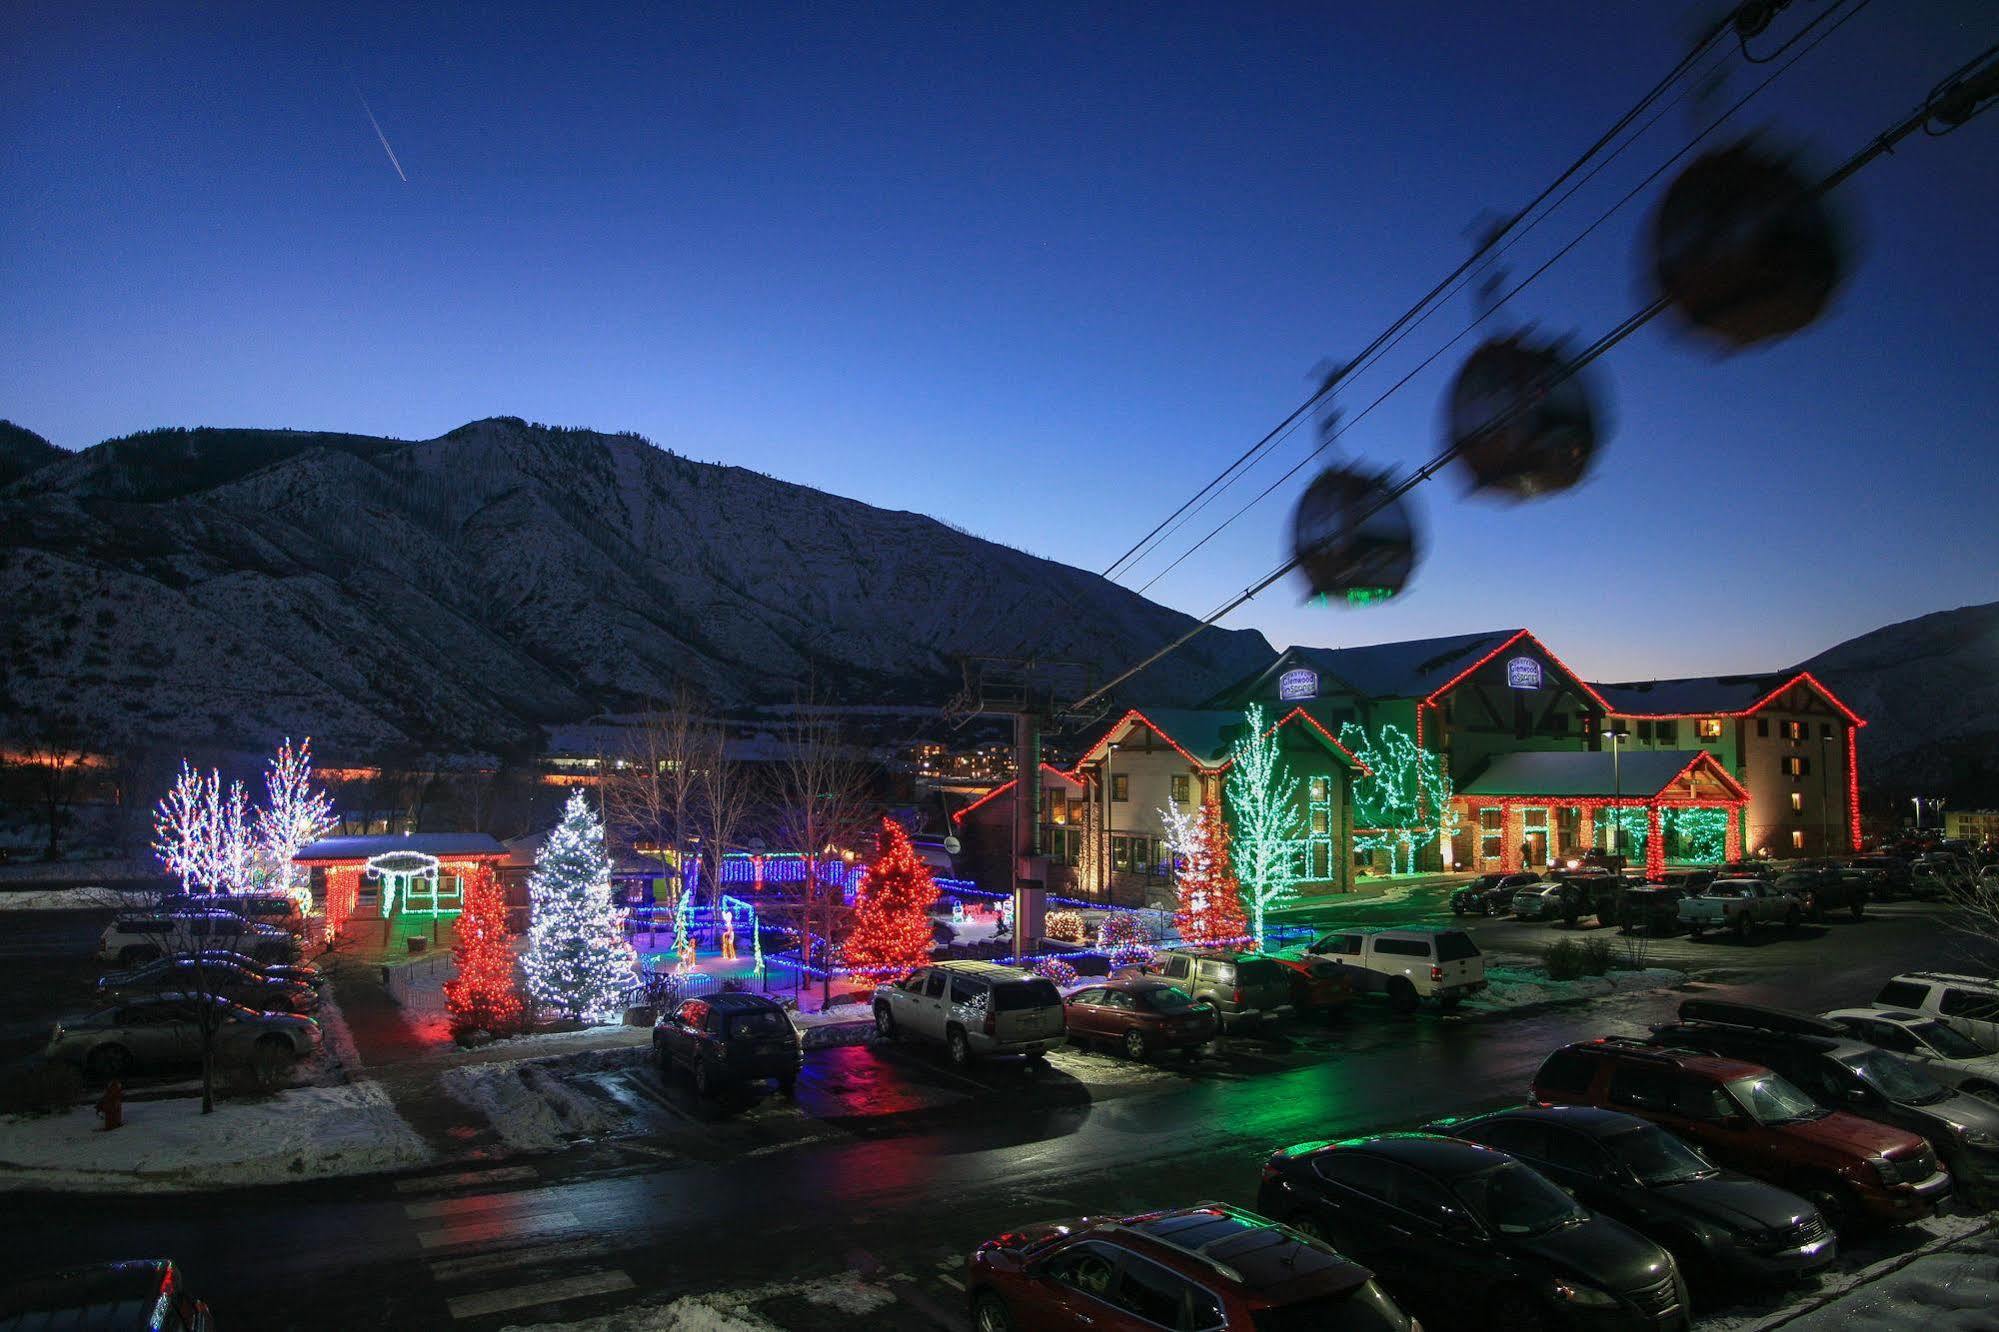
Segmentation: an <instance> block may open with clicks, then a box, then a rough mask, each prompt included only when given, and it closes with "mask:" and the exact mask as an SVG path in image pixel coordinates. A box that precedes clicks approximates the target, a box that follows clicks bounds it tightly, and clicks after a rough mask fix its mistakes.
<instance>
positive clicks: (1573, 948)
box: [1548, 939, 1583, 981]
mask: <svg viewBox="0 0 1999 1332" xmlns="http://www.w3.org/2000/svg"><path fill="white" fill-rule="evenodd" d="M1582 974H1583V950H1582V946H1581V945H1580V944H1578V943H1577V942H1576V941H1575V940H1574V939H1557V940H1556V941H1555V942H1554V943H1552V944H1549V945H1548V979H1549V980H1558V981H1569V980H1574V979H1575V978H1576V977H1578V976H1580V975H1582Z"/></svg>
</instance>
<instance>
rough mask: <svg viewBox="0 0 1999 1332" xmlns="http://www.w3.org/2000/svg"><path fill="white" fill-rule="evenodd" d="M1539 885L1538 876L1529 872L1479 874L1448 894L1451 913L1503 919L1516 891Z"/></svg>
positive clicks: (1509, 908)
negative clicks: (1496, 914) (1498, 916)
mask: <svg viewBox="0 0 1999 1332" xmlns="http://www.w3.org/2000/svg"><path fill="white" fill-rule="evenodd" d="M1540 881H1541V876H1540V875H1538V874H1534V873H1531V872H1530V873H1515V874H1481V875H1479V876H1478V877H1477V878H1476V879H1473V880H1472V881H1471V882H1470V883H1468V884H1466V885H1465V886H1464V887H1462V888H1460V889H1458V890H1457V891H1456V892H1454V893H1452V894H1451V911H1452V913H1453V914H1454V915H1459V916H1490V915H1492V914H1494V913H1495V912H1496V913H1498V914H1500V915H1504V914H1506V912H1508V911H1510V910H1512V905H1513V894H1514V892H1515V891H1516V890H1518V889H1521V888H1525V887H1527V886H1528V885H1530V884H1535V883H1539V882H1540Z"/></svg>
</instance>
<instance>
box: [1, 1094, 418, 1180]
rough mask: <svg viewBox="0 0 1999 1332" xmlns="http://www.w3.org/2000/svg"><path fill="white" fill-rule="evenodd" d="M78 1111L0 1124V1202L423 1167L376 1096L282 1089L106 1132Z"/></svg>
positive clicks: (157, 1111)
mask: <svg viewBox="0 0 1999 1332" xmlns="http://www.w3.org/2000/svg"><path fill="white" fill-rule="evenodd" d="M100 1123H101V1121H100V1120H99V1119H98V1117H97V1115H96V1114H95V1113H93V1112H92V1111H90V1110H88V1109H83V1108H77V1109H72V1110H70V1111H69V1112H68V1113H66V1114H56V1115H45V1116H29V1115H7V1116H4V1117H0V1191H5V1190H16V1189H31V1188H33V1189H49V1188H53V1189H66V1190H74V1191H79V1192H86V1193H88V1192H97V1191H108V1190H120V1191H125V1190H133V1189H138V1190H150V1191H159V1192H188V1191H195V1190H202V1189H220V1188H238V1187H243V1186H247V1185H257V1184H285V1183H293V1182H296V1181H298V1180H302V1179H319V1178H324V1177H326V1176H329V1175H359V1174H370V1173H373V1172H375V1171H382V1170H402V1169H406V1168H408V1167H410V1166H416V1165H422V1164H424V1163H426V1162H428V1161H430V1160H431V1159H432V1153H431V1150H430V1148H429V1147H428V1146H426V1145H425V1144H424V1141H423V1139H422V1138H421V1137H419V1136H418V1135H417V1133H416V1130H414V1129H412V1128H411V1127H410V1126H409V1125H408V1124H407V1123H405V1122H404V1120H403V1118H402V1116H401V1115H398V1114H397V1113H396V1111H395V1107H394V1106H393V1105H391V1104H390V1103H389V1098H388V1096H387V1095H386V1094H384V1093H383V1091H382V1089H381V1088H379V1087H377V1086H374V1085H372V1084H368V1083H360V1084H356V1085H353V1086H347V1087H292V1088H288V1089H286V1090H284V1091H280V1092H276V1093H274V1094H272V1095H270V1096H264V1097H258V1098H255V1099H249V1100H224V1101H217V1102H216V1103H215V1113H214V1114H212V1115H203V1114H202V1113H201V1100H200V1098H199V1097H175V1098H173V1099H170V1100H160V1101H138V1102H133V1101H127V1102H126V1104H125V1126H124V1127H123V1128H120V1129H117V1130H115V1131H113V1132H109V1133H107V1132H104V1131H102V1129H100V1128H99V1124H100Z"/></svg>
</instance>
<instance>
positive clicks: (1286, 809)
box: [1225, 703, 1304, 952]
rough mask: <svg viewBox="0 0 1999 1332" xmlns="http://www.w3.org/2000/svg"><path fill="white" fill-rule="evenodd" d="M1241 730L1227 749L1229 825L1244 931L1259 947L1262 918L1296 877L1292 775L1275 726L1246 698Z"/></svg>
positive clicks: (1300, 826)
mask: <svg viewBox="0 0 1999 1332" xmlns="http://www.w3.org/2000/svg"><path fill="white" fill-rule="evenodd" d="M1243 722H1244V732H1245V733H1244V735H1243V737H1242V738H1241V739H1240V740H1238V741H1236V743H1235V746H1234V748H1233V749H1232V750H1231V751H1230V761H1229V775H1228V778H1227V780H1226V783H1225V790H1226V792H1227V795H1228V805H1229V825H1230V829H1231V832H1232V834H1233V841H1234V844H1235V848H1236V861H1235V868H1236V878H1237V881H1238V882H1239V883H1241V885H1242V899H1243V904H1244V905H1246V906H1247V907H1248V908H1249V931H1250V935H1251V937H1252V938H1254V939H1255V941H1256V947H1257V951H1259V952H1261V951H1262V949H1263V943H1264V918H1265V916H1266V915H1267V914H1268V912H1269V910H1270V908H1271V907H1273V906H1275V905H1277V904H1278V903H1279V902H1282V901H1283V900H1284V899H1285V898H1287V897H1290V896H1291V895H1292V892H1293V891H1294V889H1295V888H1296V886H1297V883H1298V868H1299V867H1298V838H1299V835H1300V834H1301V833H1302V831H1303V830H1304V820H1303V819H1302V818H1301V817H1300V816H1299V813H1298V778H1297V777H1295V776H1293V775H1292V772H1291V769H1290V767H1289V765H1287V764H1286V763H1285V762H1284V751H1283V747H1282V745H1280V744H1279V742H1278V739H1277V728H1276V727H1274V726H1271V725H1269V724H1268V723H1267V722H1265V720H1264V714H1263V709H1262V708H1261V707H1259V706H1258V705H1256V704H1254V703H1252V704H1250V705H1249V708H1248V710H1247V711H1246V712H1245V714H1244V717H1243Z"/></svg>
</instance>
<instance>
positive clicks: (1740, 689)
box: [1595, 671, 1867, 726]
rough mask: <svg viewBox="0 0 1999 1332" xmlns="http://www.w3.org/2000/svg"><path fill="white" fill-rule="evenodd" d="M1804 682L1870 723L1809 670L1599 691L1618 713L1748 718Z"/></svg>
mask: <svg viewBox="0 0 1999 1332" xmlns="http://www.w3.org/2000/svg"><path fill="white" fill-rule="evenodd" d="M1800 683H1803V684H1807V685H1810V686H1811V687H1812V688H1813V689H1816V690H1818V692H1819V693H1820V694H1821V695H1822V696H1823V697H1824V698H1825V700H1826V702H1828V703H1830V704H1832V705H1833V707H1835V708H1837V709H1838V710H1839V711H1840V712H1841V713H1843V714H1844V715H1845V716H1846V718H1847V720H1849V721H1851V722H1852V723H1853V724H1854V725H1855V726H1865V725H1866V724H1867V723H1866V722H1865V721H1863V720H1862V719H1861V718H1860V716H1859V715H1858V714H1856V713H1855V712H1854V711H1853V709H1851V708H1849V707H1847V706H1846V704H1844V703H1842V702H1841V701H1840V700H1839V698H1838V696H1837V695H1835V694H1834V693H1833V692H1832V690H1830V689H1827V688H1826V687H1825V684H1824V683H1823V682H1822V681H1820V679H1819V678H1818V677H1817V676H1815V675H1813V674H1812V673H1811V672H1810V671H1770V672H1766V673H1763V674H1760V675H1705V676H1695V677H1689V678H1686V679H1680V680H1636V681H1631V682H1629V683H1626V684H1600V685H1596V686H1595V689H1596V691H1597V693H1599V694H1601V695H1603V698H1604V700H1605V701H1606V702H1608V703H1609V704H1610V706H1611V710H1612V711H1613V712H1615V713H1616V714H1617V715H1618V716H1620V717H1746V716H1748V715H1749V714H1751V713H1753V712H1757V711H1760V710H1761V709H1762V708H1763V707H1764V705H1765V704H1767V703H1769V702H1770V701H1771V700H1773V699H1775V698H1776V697H1777V696H1778V695H1780V694H1782V693H1783V692H1784V691H1785V690H1787V689H1789V688H1790V687H1791V686H1792V685H1794V684H1800Z"/></svg>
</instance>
